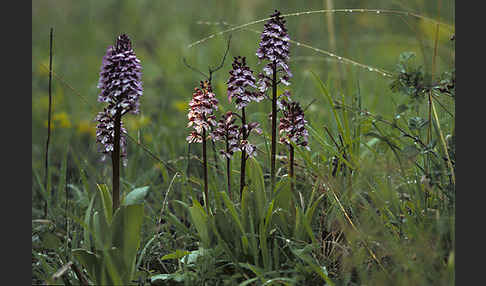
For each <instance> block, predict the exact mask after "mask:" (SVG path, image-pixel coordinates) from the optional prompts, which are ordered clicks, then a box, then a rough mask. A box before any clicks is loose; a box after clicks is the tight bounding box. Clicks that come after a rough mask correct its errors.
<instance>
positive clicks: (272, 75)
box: [256, 10, 292, 190]
mask: <svg viewBox="0 0 486 286" xmlns="http://www.w3.org/2000/svg"><path fill="white" fill-rule="evenodd" d="M289 41H290V38H289V35H288V33H287V28H286V27H285V19H284V18H283V17H282V16H281V15H280V12H279V11H277V10H275V13H273V14H272V15H271V18H270V19H269V20H268V21H267V23H265V25H264V28H263V32H262V34H261V36H260V43H259V46H258V49H257V52H256V55H257V57H258V59H259V61H260V62H261V61H263V60H264V61H268V63H267V64H266V65H265V66H264V67H263V73H260V74H259V75H258V78H259V80H258V88H259V90H260V92H266V91H267V89H269V88H270V87H271V88H272V98H271V99H272V113H271V120H272V130H271V131H272V133H271V135H272V142H271V157H270V159H271V160H270V179H271V185H272V190H274V189H275V173H276V156H277V109H278V106H277V85H278V84H280V83H283V84H284V85H289V84H290V81H289V80H290V78H291V77H292V73H291V72H290V68H289V65H288V61H289V59H290V56H289Z"/></svg>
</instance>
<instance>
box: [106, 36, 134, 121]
mask: <svg viewBox="0 0 486 286" xmlns="http://www.w3.org/2000/svg"><path fill="white" fill-rule="evenodd" d="M141 70H142V66H141V65H140V60H139V59H138V58H137V56H136V55H135V52H134V51H133V49H132V44H131V42H130V38H129V37H128V36H127V35H125V34H122V35H120V36H119V37H118V39H117V41H116V44H115V46H110V47H108V49H107V51H106V54H105V56H104V57H103V62H102V65H101V72H100V79H99V82H98V88H100V89H101V93H100V94H99V95H98V101H100V102H106V103H108V104H109V109H108V112H109V113H110V114H111V115H115V113H116V112H117V110H119V111H120V113H121V115H124V114H125V113H127V112H130V113H133V114H138V113H139V105H140V103H139V98H140V96H142V93H143V88H142V81H141V78H142V73H141Z"/></svg>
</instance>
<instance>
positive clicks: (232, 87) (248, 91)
mask: <svg viewBox="0 0 486 286" xmlns="http://www.w3.org/2000/svg"><path fill="white" fill-rule="evenodd" d="M229 74H230V77H229V79H228V82H227V84H228V100H229V101H230V102H231V101H232V100H234V102H235V104H236V108H237V109H240V110H241V129H240V134H239V142H240V146H239V148H240V150H241V151H242V154H241V172H240V195H241V194H242V192H243V187H244V186H245V169H246V160H247V159H248V157H251V156H254V155H255V154H256V147H255V145H253V144H251V143H250V142H249V141H248V137H249V136H250V133H251V131H252V130H254V131H255V132H257V133H261V130H260V129H259V128H258V126H259V124H258V123H256V122H252V123H249V124H248V123H247V122H246V114H245V108H246V107H247V106H248V104H249V103H250V102H252V101H255V102H259V101H261V100H263V98H264V97H263V94H262V93H261V92H260V91H258V90H257V85H256V79H255V77H254V76H253V71H252V70H251V69H250V68H249V67H248V66H247V64H246V58H245V57H239V56H238V57H235V58H234V60H233V64H232V69H231V70H230V71H229Z"/></svg>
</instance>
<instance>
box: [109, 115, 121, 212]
mask: <svg viewBox="0 0 486 286" xmlns="http://www.w3.org/2000/svg"><path fill="white" fill-rule="evenodd" d="M120 131H121V112H120V110H117V111H116V114H115V142H114V147H113V153H112V154H111V163H112V169H113V194H112V200H113V213H115V211H116V210H117V209H118V207H119V206H120Z"/></svg>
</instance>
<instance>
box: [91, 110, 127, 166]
mask: <svg viewBox="0 0 486 286" xmlns="http://www.w3.org/2000/svg"><path fill="white" fill-rule="evenodd" d="M96 121H98V124H97V125H96V142H98V143H101V145H100V152H101V153H103V157H102V158H101V160H102V161H105V160H106V157H107V155H111V152H113V151H114V149H115V147H114V146H115V142H114V141H115V140H114V139H115V119H114V118H113V116H112V115H110V114H109V112H108V109H107V108H105V109H104V110H103V111H102V112H99V113H98V115H96ZM120 131H121V132H120V157H122V158H123V161H122V162H123V165H124V166H126V163H127V160H126V158H127V130H126V129H125V127H124V126H123V122H121V125H120Z"/></svg>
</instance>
